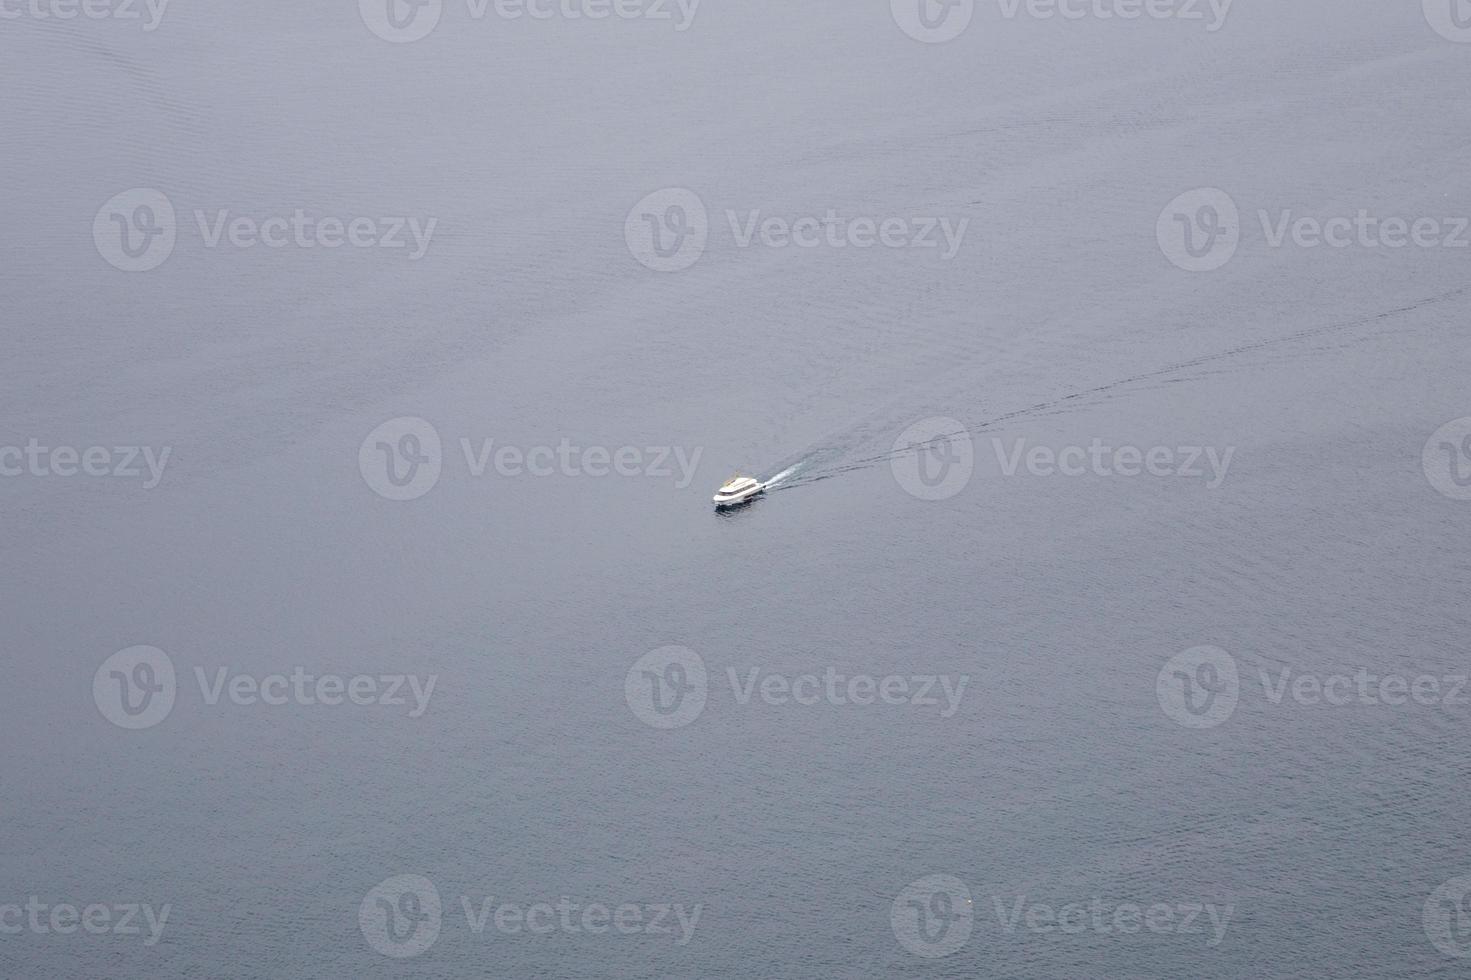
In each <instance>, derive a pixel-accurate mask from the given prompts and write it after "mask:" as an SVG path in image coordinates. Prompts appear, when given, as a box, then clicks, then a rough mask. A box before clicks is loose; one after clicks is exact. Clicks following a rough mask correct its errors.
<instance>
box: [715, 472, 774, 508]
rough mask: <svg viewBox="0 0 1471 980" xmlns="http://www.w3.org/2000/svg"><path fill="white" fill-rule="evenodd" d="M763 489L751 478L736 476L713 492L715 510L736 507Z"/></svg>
mask: <svg viewBox="0 0 1471 980" xmlns="http://www.w3.org/2000/svg"><path fill="white" fill-rule="evenodd" d="M765 489H766V488H765V487H764V486H762V485H761V483H760V482H758V481H757V480H756V479H754V478H753V477H749V476H740V475H739V474H737V475H736V476H733V477H731V478H730V479H729V480H726V481H725V485H724V486H723V487H721V488H720V489H719V490H717V491H716V492H715V506H716V507H717V508H722V507H735V506H738V505H739V504H743V503H745V502H746V501H748V500H750V499H751V498H752V497H754V496H756V495H757V494H758V493H760V492H761V491H762V490H765Z"/></svg>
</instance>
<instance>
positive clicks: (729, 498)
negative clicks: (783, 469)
mask: <svg viewBox="0 0 1471 980" xmlns="http://www.w3.org/2000/svg"><path fill="white" fill-rule="evenodd" d="M765 489H766V488H765V487H760V486H757V487H752V488H751V489H749V490H742V491H740V492H739V493H732V494H728V495H722V494H718V493H717V494H716V495H715V509H716V510H728V509H730V508H732V507H739V506H741V505H742V504H748V503H750V502H751V501H752V500H754V499H756V498H757V497H759V496H760V495H761V492H762V491H763V490H765Z"/></svg>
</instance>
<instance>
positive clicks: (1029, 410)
mask: <svg viewBox="0 0 1471 980" xmlns="http://www.w3.org/2000/svg"><path fill="white" fill-rule="evenodd" d="M1468 288H1471V287H1462V288H1460V289H1452V290H1449V291H1448V292H1445V293H1441V294H1439V295H1437V296H1432V297H1430V298H1429V299H1426V300H1422V301H1420V302H1418V303H1412V304H1410V305H1409V306H1402V307H1397V308H1395V309H1392V310H1385V311H1383V312H1381V313H1375V314H1373V315H1372V316H1367V317H1363V318H1360V319H1358V320H1350V321H1348V322H1345V323H1330V324H1328V325H1326V326H1321V327H1309V328H1307V329H1304V330H1298V331H1294V332H1293V333H1290V334H1287V335H1285V336H1282V337H1274V338H1272V339H1270V340H1261V341H1257V342H1255V343H1251V344H1242V345H1241V346H1239V347H1231V348H1228V349H1226V350H1222V351H1216V352H1215V353H1213V354H1204V355H1202V356H1200V357H1192V358H1189V359H1188V360H1184V361H1177V362H1175V363H1173V364H1168V365H1165V366H1164V367H1161V368H1157V369H1155V370H1153V371H1145V372H1143V373H1140V374H1135V375H1130V376H1129V377H1127V378H1119V379H1117V380H1115V381H1111V382H1109V383H1108V384H1103V385H1097V386H1095V387H1092V388H1084V389H1082V390H1080V391H1074V392H1070V393H1068V394H1066V395H1060V396H1058V397H1057V398H1053V399H1050V400H1048V401H1042V402H1037V403H1036V404H1033V405H1028V406H1026V407H1025V408H1019V409H1017V410H1015V411H1012V412H1007V413H1005V414H1003V415H996V416H993V417H991V418H987V419H982V420H980V421H978V422H976V423H974V424H967V425H966V426H965V428H963V429H961V430H959V431H956V432H946V433H941V434H940V435H937V436H935V437H934V438H932V439H929V440H927V441H925V442H922V443H914V444H913V445H909V446H906V447H904V448H902V449H891V450H889V451H887V452H883V453H878V454H876V455H873V456H863V457H860V458H858V459H854V460H849V461H848V462H846V463H843V464H842V465H832V466H828V467H826V468H822V469H817V470H814V469H813V467H814V465H815V464H818V463H820V462H821V461H822V460H823V459H824V458H832V457H834V456H841V455H842V453H843V451H844V450H843V448H842V443H843V442H844V440H842V439H840V438H838V437H839V436H841V435H844V434H847V433H851V432H854V431H855V430H857V429H860V428H862V426H863V424H864V423H865V422H867V421H868V420H869V419H871V418H873V416H868V417H867V418H865V419H864V420H863V421H861V422H858V423H855V424H854V425H852V426H850V427H849V428H847V429H844V430H841V431H840V432H839V433H834V436H833V438H832V439H831V440H829V443H832V442H836V443H837V445H831V444H828V445H826V446H825V447H823V448H815V449H811V450H808V451H806V452H804V453H801V454H799V456H798V457H797V462H795V463H790V464H789V465H787V467H786V468H785V469H783V470H782V471H781V472H780V473H779V474H777V476H776V477H773V478H772V480H771V481H770V483H769V484H768V488H769V489H772V490H789V489H791V488H793V487H800V486H805V485H807V484H811V483H816V482H818V481H820V480H830V479H832V478H833V477H835V476H839V475H841V474H843V473H851V472H855V471H857V470H865V469H870V468H872V467H874V466H877V465H879V464H881V463H886V462H889V461H890V460H894V459H898V458H900V457H902V456H907V455H909V454H911V453H915V452H918V451H920V450H923V449H927V448H929V447H931V446H935V445H937V444H939V443H943V442H948V441H949V440H950V439H953V438H957V437H960V436H969V435H974V434H975V433H978V432H989V431H993V430H995V429H996V428H998V427H999V426H1001V425H1002V424H1004V423H1006V422H1010V421H1013V420H1015V419H1018V418H1024V417H1028V416H1035V415H1042V414H1045V413H1048V412H1051V411H1055V410H1059V409H1063V408H1066V407H1068V403H1069V402H1074V401H1079V400H1081V399H1087V398H1089V397H1090V396H1091V397H1097V396H1099V395H1103V394H1106V393H1108V392H1111V391H1116V390H1118V389H1120V388H1126V387H1128V386H1130V385H1136V384H1141V383H1143V382H1146V381H1156V380H1159V379H1162V378H1165V377H1168V376H1170V375H1174V374H1179V373H1180V372H1182V371H1187V370H1189V369H1190V368H1194V367H1200V366H1201V365H1204V364H1211V363H1214V362H1217V361H1223V360H1227V359H1230V358H1235V357H1239V356H1241V355H1243V354H1251V353H1254V352H1257V351H1261V350H1267V349H1271V348H1275V347H1280V346H1284V345H1287V344H1291V343H1296V342H1298V341H1302V340H1308V339H1311V338H1313V337H1317V336H1321V335H1324V334H1331V333H1337V332H1340V331H1344V330H1350V329H1352V328H1354V327H1362V326H1367V325H1370V324H1373V323H1377V322H1379V321H1381V320H1387V319H1390V318H1392V317H1397V316H1400V315H1401V314H1404V313H1413V312H1414V311H1416V310H1419V309H1423V308H1424V307H1427V306H1433V305H1435V304H1437V303H1443V302H1445V301H1446V300H1449V299H1453V298H1455V297H1457V296H1460V295H1462V294H1464V293H1465V292H1467V289H1468ZM875 414H878V413H875ZM849 442H850V444H851V441H849ZM795 474H801V475H799V476H797V477H796V478H793V477H794V475H795ZM781 481H786V482H781ZM777 483H780V486H776V485H774V484H777Z"/></svg>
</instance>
